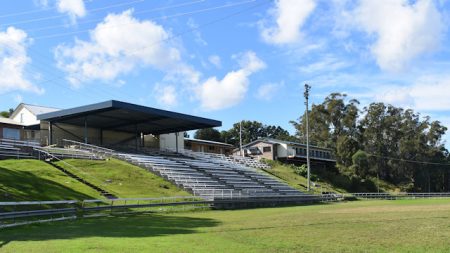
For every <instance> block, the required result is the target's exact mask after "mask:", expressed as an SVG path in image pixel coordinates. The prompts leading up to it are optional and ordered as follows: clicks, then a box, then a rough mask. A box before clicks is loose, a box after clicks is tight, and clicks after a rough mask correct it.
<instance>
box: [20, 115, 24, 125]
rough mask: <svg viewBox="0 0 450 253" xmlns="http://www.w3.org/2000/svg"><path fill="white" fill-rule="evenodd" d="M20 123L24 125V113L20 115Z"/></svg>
mask: <svg viewBox="0 0 450 253" xmlns="http://www.w3.org/2000/svg"><path fill="white" fill-rule="evenodd" d="M20 123H23V113H21V114H20Z"/></svg>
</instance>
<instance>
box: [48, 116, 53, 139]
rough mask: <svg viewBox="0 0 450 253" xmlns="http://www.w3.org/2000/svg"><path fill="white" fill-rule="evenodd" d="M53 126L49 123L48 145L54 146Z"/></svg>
mask: <svg viewBox="0 0 450 253" xmlns="http://www.w3.org/2000/svg"><path fill="white" fill-rule="evenodd" d="M52 135H53V124H52V122H51V121H49V122H48V145H52V142H53V136H52Z"/></svg>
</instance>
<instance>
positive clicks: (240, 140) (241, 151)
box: [239, 120, 245, 157]
mask: <svg viewBox="0 0 450 253" xmlns="http://www.w3.org/2000/svg"><path fill="white" fill-rule="evenodd" d="M239 151H240V154H241V156H242V157H243V156H244V155H245V154H244V152H243V150H242V120H241V121H240V122H239Z"/></svg>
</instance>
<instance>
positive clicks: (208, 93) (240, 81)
mask: <svg viewBox="0 0 450 253" xmlns="http://www.w3.org/2000/svg"><path fill="white" fill-rule="evenodd" d="M234 58H235V59H237V60H238V62H239V64H240V67H241V68H240V69H239V70H235V71H231V72H229V73H227V74H226V75H225V77H224V78H223V79H222V80H218V79H217V77H215V76H214V77H210V78H208V79H207V80H206V81H205V82H203V83H202V84H201V85H200V87H199V90H198V96H199V99H200V101H201V107H202V108H203V109H204V110H219V109H224V108H228V107H232V106H234V105H236V104H238V103H239V102H240V101H242V99H243V98H244V97H245V94H246V93H247V90H248V86H249V82H250V81H249V76H250V75H252V74H253V73H255V72H257V71H259V70H261V69H263V68H265V66H266V64H265V63H264V62H263V61H262V60H261V59H259V58H258V57H257V56H256V54H255V53H254V52H252V51H249V52H246V53H244V54H240V55H237V56H234Z"/></svg>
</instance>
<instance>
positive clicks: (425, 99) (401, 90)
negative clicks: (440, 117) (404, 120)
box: [371, 75, 450, 112]
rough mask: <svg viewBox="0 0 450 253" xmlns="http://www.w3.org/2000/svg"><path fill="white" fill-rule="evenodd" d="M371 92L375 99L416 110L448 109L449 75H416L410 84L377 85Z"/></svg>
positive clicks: (436, 110)
mask: <svg viewBox="0 0 450 253" xmlns="http://www.w3.org/2000/svg"><path fill="white" fill-rule="evenodd" d="M371 94H373V97H374V98H375V100H376V101H382V102H386V103H390V104H393V105H396V106H401V107H406V108H412V109H414V110H416V111H422V112H439V111H450V100H449V99H448V98H449V97H450V76H448V75H447V76H443V75H436V76H422V77H417V78H416V81H415V82H414V84H412V85H410V86H400V85H379V86H378V87H377V89H376V90H373V91H372V92H371Z"/></svg>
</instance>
